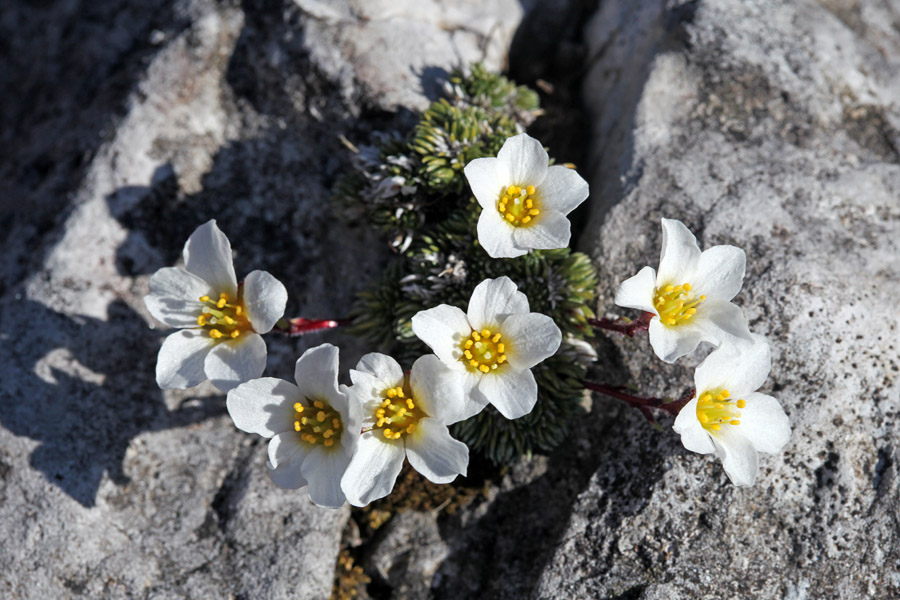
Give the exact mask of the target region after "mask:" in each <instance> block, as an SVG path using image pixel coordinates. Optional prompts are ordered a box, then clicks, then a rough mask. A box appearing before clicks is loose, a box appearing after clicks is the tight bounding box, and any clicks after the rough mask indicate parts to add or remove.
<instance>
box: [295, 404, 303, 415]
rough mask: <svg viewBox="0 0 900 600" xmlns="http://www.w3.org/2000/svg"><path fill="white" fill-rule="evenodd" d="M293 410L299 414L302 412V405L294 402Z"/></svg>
mask: <svg viewBox="0 0 900 600" xmlns="http://www.w3.org/2000/svg"><path fill="white" fill-rule="evenodd" d="M294 412H296V413H298V414H299V413H302V412H303V405H302V404H300V403H299V402H294Z"/></svg>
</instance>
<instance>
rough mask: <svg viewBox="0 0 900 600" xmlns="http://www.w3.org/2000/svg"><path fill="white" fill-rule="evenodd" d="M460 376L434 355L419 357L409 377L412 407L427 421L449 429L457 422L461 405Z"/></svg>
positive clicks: (460, 374) (461, 382) (461, 383)
mask: <svg viewBox="0 0 900 600" xmlns="http://www.w3.org/2000/svg"><path fill="white" fill-rule="evenodd" d="M463 377H464V376H463V374H462V372H461V371H459V370H453V369H450V368H449V367H447V366H446V365H445V364H444V363H442V362H441V359H439V358H438V357H437V356H435V355H434V354H429V355H427V356H421V357H419V358H418V359H417V360H416V362H414V363H413V366H412V371H411V373H410V376H409V385H410V388H412V393H413V398H414V399H415V403H416V405H417V406H418V407H419V408H421V409H422V411H423V412H424V413H425V414H426V415H428V416H429V417H434V418H435V419H437V420H438V421H440V422H441V423H444V424H446V425H450V424H452V423H456V422H457V421H458V420H459V417H460V415H461V414H462V412H463V409H464V407H465V405H464V403H463Z"/></svg>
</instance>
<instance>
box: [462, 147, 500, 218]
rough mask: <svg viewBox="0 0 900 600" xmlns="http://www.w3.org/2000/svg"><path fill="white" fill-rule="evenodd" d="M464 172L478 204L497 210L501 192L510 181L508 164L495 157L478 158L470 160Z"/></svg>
mask: <svg viewBox="0 0 900 600" xmlns="http://www.w3.org/2000/svg"><path fill="white" fill-rule="evenodd" d="M463 173H465V175H466V180H468V182H469V187H471V188H472V195H473V196H475V199H476V200H478V204H480V205H481V206H482V208H484V209H494V211H495V212H496V210H497V201H498V200H499V198H500V194H502V193H503V190H504V189H506V188H507V186H509V183H510V182H509V173H508V172H507V169H506V165H505V164H503V163H502V162H501V161H500V160H499V159H497V158H494V157H490V158H476V159H475V160H472V161H469V164H467V165H466V168H465V169H463Z"/></svg>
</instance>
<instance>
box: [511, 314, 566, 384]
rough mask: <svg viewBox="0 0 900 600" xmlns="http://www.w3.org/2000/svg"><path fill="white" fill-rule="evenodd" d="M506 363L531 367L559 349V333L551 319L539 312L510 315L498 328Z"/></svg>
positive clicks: (517, 366) (518, 368)
mask: <svg viewBox="0 0 900 600" xmlns="http://www.w3.org/2000/svg"><path fill="white" fill-rule="evenodd" d="M501 331H502V332H503V338H502V340H501V341H505V342H506V344H505V345H506V348H505V350H506V356H507V359H508V360H509V365H510V366H511V367H513V368H515V369H516V370H522V369H530V368H531V367H533V366H534V365H536V364H538V363H539V362H541V361H543V360H544V359H547V358H549V357H551V356H553V355H554V354H556V351H557V350H558V349H559V344H560V342H562V332H561V331H560V330H559V327H557V326H556V323H554V322H553V319H551V318H550V317H548V316H547V315H542V314H541V313H528V314H526V315H510V316H509V317H508V318H507V319H506V320H505V321H503V326H502V327H501Z"/></svg>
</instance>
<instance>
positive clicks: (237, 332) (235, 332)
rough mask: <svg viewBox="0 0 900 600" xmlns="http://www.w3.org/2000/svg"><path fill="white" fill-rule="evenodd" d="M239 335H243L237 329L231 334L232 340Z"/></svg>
mask: <svg viewBox="0 0 900 600" xmlns="http://www.w3.org/2000/svg"><path fill="white" fill-rule="evenodd" d="M239 335H241V330H240V329H235V330H234V331H232V332H231V337H232V339H233V338H236V337H238V336H239Z"/></svg>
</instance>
